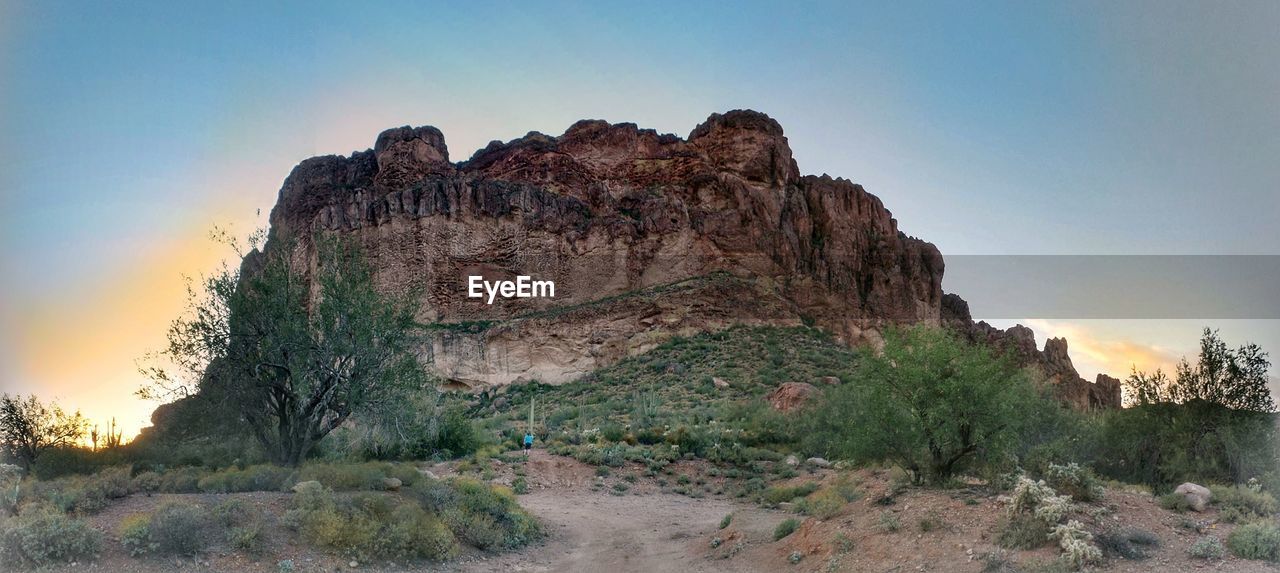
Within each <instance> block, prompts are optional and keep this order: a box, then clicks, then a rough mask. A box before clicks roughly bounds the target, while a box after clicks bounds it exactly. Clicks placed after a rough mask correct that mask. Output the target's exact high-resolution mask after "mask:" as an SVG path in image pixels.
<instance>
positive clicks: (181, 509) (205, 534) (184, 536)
mask: <svg viewBox="0 0 1280 573" xmlns="http://www.w3.org/2000/svg"><path fill="white" fill-rule="evenodd" d="M214 529H215V523H214V521H213V518H212V516H211V515H210V514H209V513H208V512H207V511H206V510H205V509H204V508H203V507H201V506H198V505H193V504H189V503H181V502H170V503H166V504H164V505H162V506H160V508H159V509H157V510H156V511H155V513H152V514H151V519H150V521H149V522H148V524H147V532H148V533H149V534H150V538H151V542H152V543H153V544H154V545H155V551H156V553H159V554H162V555H196V554H199V553H203V552H204V551H205V550H206V549H208V547H209V541H210V539H211V537H212V533H213V531H214Z"/></svg>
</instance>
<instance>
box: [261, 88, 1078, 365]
mask: <svg viewBox="0 0 1280 573" xmlns="http://www.w3.org/2000/svg"><path fill="white" fill-rule="evenodd" d="M325 234H341V235H344V236H347V237H350V238H353V239H354V240H355V241H357V242H358V243H359V244H361V245H362V246H363V249H364V252H365V254H366V257H367V258H368V259H369V261H370V263H371V264H372V266H373V268H374V269H375V281H376V283H377V285H378V287H379V288H381V289H384V290H387V291H389V292H408V291H412V292H415V293H421V295H420V296H421V302H422V305H421V309H422V310H421V316H420V317H419V318H420V319H421V320H422V321H424V322H427V323H430V324H432V325H433V327H434V332H435V335H434V336H433V338H432V340H431V342H430V343H429V344H427V345H425V346H424V347H423V348H422V350H421V355H422V359H423V361H424V363H428V364H431V365H432V367H433V368H435V369H436V371H437V372H439V373H440V374H441V375H442V376H443V377H445V378H446V379H447V380H449V381H450V383H452V384H453V385H455V386H466V387H472V388H474V387H486V386H491V385H499V384H506V383H511V382H516V381H521V380H533V379H537V380H541V381H544V382H551V383H555V382H562V381H566V380H570V379H573V378H576V377H577V376H579V375H581V374H583V373H586V372H589V371H591V370H594V369H596V368H600V367H602V366H605V365H608V364H610V363H612V362H614V361H617V360H619V359H621V358H622V357H625V356H627V355H630V354H635V353H639V352H643V351H645V350H647V349H649V348H652V347H653V346H655V345H657V344H659V343H661V342H662V341H663V340H665V339H667V338H669V337H671V336H675V335H679V334H689V333H693V332H698V331H706V330H717V329H721V328H727V327H728V326H732V325H733V324H740V323H749V324H800V323H806V324H813V325H816V326H819V327H821V328H823V329H825V330H827V331H829V332H831V333H833V334H834V335H835V336H837V337H838V338H840V339H841V340H844V341H845V342H847V343H850V344H866V343H871V344H875V343H877V342H878V340H879V334H878V333H879V330H880V328H881V327H882V326H883V325H884V324H885V323H887V322H893V321H910V322H917V321H926V322H932V323H939V322H940V321H942V320H944V319H945V320H953V321H959V320H960V319H961V317H963V320H965V321H968V320H969V319H968V308H967V305H965V304H964V301H963V300H962V299H960V298H959V297H955V296H954V295H946V296H945V297H944V295H943V293H942V288H941V285H942V275H943V271H944V264H943V259H942V255H941V253H939V252H938V249H937V248H935V247H934V246H933V245H932V244H930V243H928V242H925V241H922V240H919V239H916V238H913V237H909V236H907V235H906V234H904V233H903V232H901V231H900V230H899V229H898V223H897V221H896V220H895V219H894V218H893V216H892V214H891V213H890V212H889V210H888V209H886V208H885V206H884V204H883V203H882V202H881V201H880V199H879V198H877V197H876V196H874V195H872V194H870V193H868V192H867V191H866V190H865V189H863V188H862V187H861V186H860V185H857V184H854V183H852V182H850V181H848V180H846V179H840V178H831V177H829V176H827V175H822V176H812V175H808V176H805V175H801V172H800V169H799V167H798V166H797V164H796V161H795V159H794V158H793V157H792V153H791V148H790V146H789V145H788V142H787V138H786V136H785V135H784V134H783V130H782V127H781V126H780V125H779V124H778V123H777V122H776V121H774V120H773V119H771V118H769V117H768V116H766V115H764V114H761V113H757V112H754V111H742V110H739V111H731V112H728V113H725V114H713V115H711V116H710V117H709V118H707V120H706V121H705V122H703V123H702V124H700V125H698V126H697V127H695V128H694V129H693V130H692V131H691V132H690V133H689V135H688V137H685V138H681V137H678V136H675V135H670V134H659V133H657V132H656V131H654V130H651V129H641V128H639V127H637V126H636V125H634V124H629V123H619V124H612V123H608V122H605V121H599V120H585V121H579V122H577V123H575V124H573V125H572V126H570V127H569V128H568V129H567V130H566V131H565V132H564V133H563V134H562V135H559V136H554V137H553V136H548V135H544V134H541V133H536V132H533V133H529V134H528V135H525V136H524V137H521V138H518V139H515V140H512V141H509V142H505V143H504V142H498V141H494V142H492V143H490V144H489V145H488V146H486V147H485V148H484V149H481V150H479V151H477V152H476V153H475V154H474V155H473V156H472V157H471V158H470V159H468V160H466V161H461V162H452V161H451V160H450V156H449V149H448V147H447V145H446V143H445V138H444V135H443V134H442V133H441V132H440V131H439V130H437V129H435V128H433V127H416V128H415V127H408V126H405V127H399V128H395V129H390V130H387V131H385V132H383V133H382V134H381V135H379V136H378V138H377V141H376V143H375V144H374V147H373V149H370V150H367V151H362V152H357V153H354V154H352V155H351V156H348V157H340V156H326V157H317V158H312V159H308V160H306V161H303V162H302V163H301V164H299V165H298V166H297V167H295V168H294V170H293V172H292V173H291V174H290V175H289V177H288V178H287V179H286V180H285V182H284V185H283V186H282V187H281V189H280V194H279V199H278V201H277V204H276V206H275V208H274V209H272V212H271V238H270V239H269V241H268V247H267V248H271V245H272V244H273V243H275V242H277V241H278V239H279V238H280V237H283V236H289V237H292V238H294V239H296V241H297V243H296V244H297V245H298V248H300V249H303V250H304V252H308V253H312V255H313V259H312V261H313V262H312V264H314V248H313V247H314V242H315V240H316V238H317V237H319V236H321V235H325ZM472 275H478V276H482V277H485V279H486V280H497V279H510V278H513V277H516V276H518V275H528V276H532V277H534V278H536V279H539V280H551V281H554V282H555V289H556V293H555V297H554V298H511V299H497V300H495V301H494V303H493V304H486V303H485V302H484V301H483V300H478V299H474V298H469V297H467V296H466V293H467V290H468V289H467V277H468V276H472ZM969 322H970V324H971V321H969ZM975 329H976V330H975V331H974V332H975V333H981V332H982V331H981V329H980V328H977V327H975ZM1027 332H1028V333H1029V332H1030V331H1029V330H1028V331H1027ZM1003 338H1005V339H1008V344H1010V345H1011V346H1016V347H1018V350H1017V351H1018V352H1020V356H1025V357H1026V358H1027V359H1028V360H1032V359H1035V360H1042V361H1044V362H1045V364H1046V366H1047V367H1049V368H1051V369H1053V370H1054V371H1055V372H1057V371H1062V372H1063V373H1064V379H1065V368H1064V366H1065V367H1069V366H1070V359H1069V358H1067V357H1066V355H1065V343H1063V345H1062V347H1061V349H1060V351H1061V354H1059V349H1058V347H1057V346H1056V344H1057V343H1056V342H1055V343H1054V344H1055V346H1054V348H1053V351H1052V353H1049V352H1043V353H1042V352H1039V351H1037V350H1036V349H1035V342H1034V339H1033V338H1032V339H1030V340H1029V342H1030V346H1029V347H1025V346H1026V343H1027V342H1028V339H1027V338H1026V336H1025V335H1024V334H1023V333H1021V332H1017V333H1013V334H1010V335H1004V336H1003ZM1046 350H1048V349H1046ZM1049 354H1052V357H1049V356H1048V355H1049ZM1071 372H1072V373H1074V369H1072V370H1071Z"/></svg>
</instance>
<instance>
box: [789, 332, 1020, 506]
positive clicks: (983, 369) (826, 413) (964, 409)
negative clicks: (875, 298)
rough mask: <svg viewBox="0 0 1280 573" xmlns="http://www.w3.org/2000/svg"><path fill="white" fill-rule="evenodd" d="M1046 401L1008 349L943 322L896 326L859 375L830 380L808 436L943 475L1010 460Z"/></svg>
mask: <svg viewBox="0 0 1280 573" xmlns="http://www.w3.org/2000/svg"><path fill="white" fill-rule="evenodd" d="M901 365H909V366H903V367H900V366H901ZM1041 402H1044V399H1043V398H1041V397H1040V396H1039V393H1038V391H1037V389H1036V387H1035V385H1034V384H1033V382H1032V380H1031V379H1030V378H1029V376H1028V375H1027V374H1026V372H1025V371H1024V370H1022V369H1021V368H1019V367H1018V366H1017V365H1016V364H1015V363H1014V362H1013V361H1012V360H1011V359H1009V358H1008V357H1005V356H1001V355H997V354H995V353H993V352H992V351H991V350H989V349H987V348H986V347H984V346H980V345H970V344H968V343H966V342H964V341H963V340H961V339H960V338H958V337H957V336H956V335H955V334H953V333H951V332H950V331H947V330H945V329H940V328H931V327H928V326H923V325H921V326H915V327H909V328H900V329H890V330H888V331H886V333H885V345H884V349H883V350H882V352H881V353H880V354H879V355H876V356H872V357H866V358H863V360H862V362H861V368H860V370H859V372H858V375H857V378H856V383H849V384H843V385H840V386H836V387H833V388H830V389H828V390H826V392H825V396H824V400H822V401H821V403H820V405H819V406H818V407H817V408H815V409H814V410H813V411H812V412H810V413H809V414H808V415H807V416H806V417H805V422H806V423H807V424H808V427H807V428H805V430H806V431H805V432H804V436H805V438H804V446H805V449H807V450H808V451H810V452H813V453H815V454H819V455H823V457H826V458H838V459H848V460H852V461H855V462H866V463H876V462H881V461H889V462H892V463H894V464H896V465H897V466H899V467H901V468H902V469H904V470H906V471H907V472H908V473H909V474H910V476H911V479H912V481H913V482H915V483H917V484H921V483H933V484H941V483H945V482H947V481H948V480H949V479H950V478H951V477H953V476H955V475H957V474H959V473H961V472H966V471H989V470H990V469H992V468H996V467H1003V466H1005V465H1007V464H1008V462H1009V460H1010V459H1011V458H1012V456H1013V455H1014V453H1015V452H1016V449H1017V447H1018V445H1019V443H1020V433H1021V431H1022V430H1023V428H1024V427H1027V426H1029V425H1031V424H1032V423H1033V422H1034V421H1035V417H1036V413H1037V409H1039V408H1040V407H1041V406H1040V403H1041Z"/></svg>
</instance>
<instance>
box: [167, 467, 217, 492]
mask: <svg viewBox="0 0 1280 573" xmlns="http://www.w3.org/2000/svg"><path fill="white" fill-rule="evenodd" d="M206 473H207V472H206V471H205V470H202V469H200V468H197V467H191V466H187V467H181V468H175V469H171V470H167V471H165V472H163V473H161V474H160V491H162V492H165V493H195V492H198V491H200V478H201V477H204V475H205V474H206Z"/></svg>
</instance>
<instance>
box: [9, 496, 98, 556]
mask: <svg viewBox="0 0 1280 573" xmlns="http://www.w3.org/2000/svg"><path fill="white" fill-rule="evenodd" d="M101 548H102V533H100V532H99V531H98V530H96V529H93V528H91V527H89V526H88V525H87V524H86V523H85V522H83V521H80V520H76V519H71V518H69V517H67V516H66V515H63V514H62V513H59V512H57V511H53V510H50V509H41V508H31V509H27V510H26V511H24V512H23V513H22V514H21V515H19V516H18V517H15V518H12V519H9V520H7V521H4V522H0V563H4V564H8V565H15V566H31V567H43V566H46V565H52V564H54V563H68V562H72V561H92V560H94V559H97V557H98V551H99V550H100V549H101Z"/></svg>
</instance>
